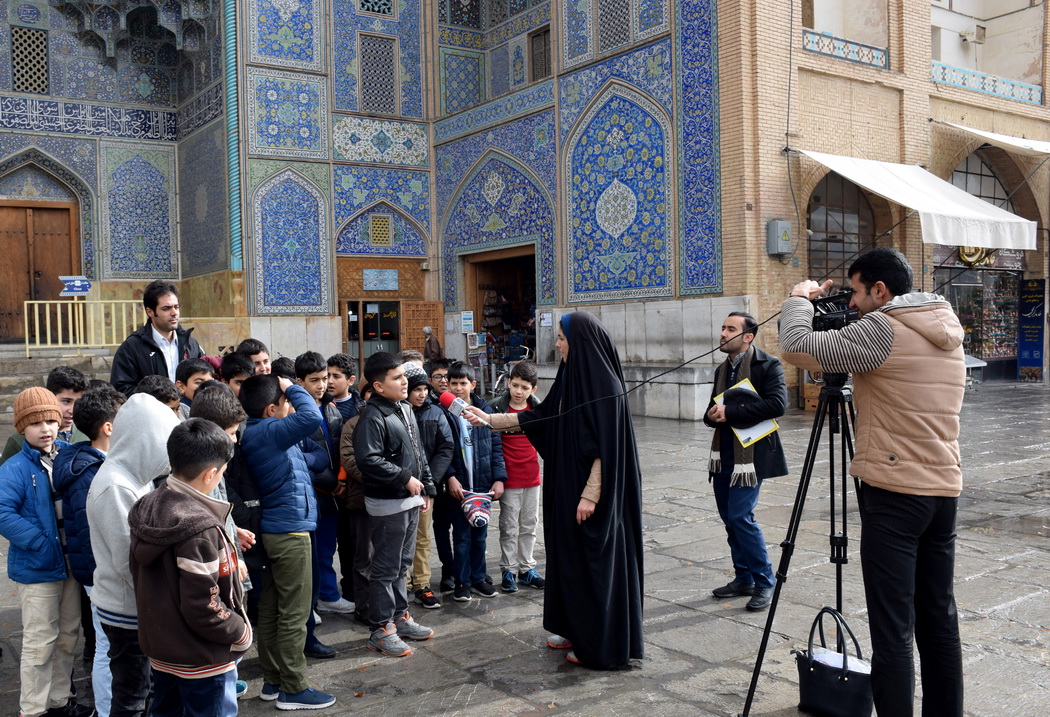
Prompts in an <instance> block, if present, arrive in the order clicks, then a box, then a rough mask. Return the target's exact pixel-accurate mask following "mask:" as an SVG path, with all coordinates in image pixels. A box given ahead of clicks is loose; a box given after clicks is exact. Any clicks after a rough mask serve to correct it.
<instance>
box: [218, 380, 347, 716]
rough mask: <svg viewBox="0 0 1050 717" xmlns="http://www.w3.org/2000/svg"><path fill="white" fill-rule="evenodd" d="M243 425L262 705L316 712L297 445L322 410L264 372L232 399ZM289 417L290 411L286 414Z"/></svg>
mask: <svg viewBox="0 0 1050 717" xmlns="http://www.w3.org/2000/svg"><path fill="white" fill-rule="evenodd" d="M238 398H239V399H240V401H241V405H242V406H244V412H245V413H247V414H248V425H247V426H246V427H245V429H244V434H243V435H242V436H241V450H242V451H243V452H244V459H245V461H246V462H247V465H248V469H249V470H250V471H251V474H252V476H254V477H255V483H256V486H257V487H258V489H259V496H260V500H261V502H262V518H261V520H260V522H259V527H260V529H261V530H262V542H263V547H264V548H266V554H267V555H268V556H269V557H270V571H269V572H268V573H266V574H265V575H264V577H263V589H262V595H261V597H260V598H259V624H258V630H257V632H256V637H257V638H258V645H259V662H260V663H261V665H262V670H263V688H262V695H261V697H262V699H263V700H266V701H271V700H277V707H278V709H284V710H296V709H321V708H324V707H328V706H330V705H332V704H335V697H333V696H332V695H329V694H327V693H325V692H321V691H320V690H316V689H314V688H312V687H310V686H309V685H308V684H307V682H306V656H305V655H304V654H303V646H304V645H305V644H306V620H307V617H308V615H309V613H310V609H311V606H310V593H311V590H310V587H311V580H310V574H311V567H312V562H313V561H312V558H311V551H310V533H311V532H312V531H314V530H316V528H317V499H316V498H315V497H314V487H313V476H312V474H311V473H310V469H309V468H308V467H307V465H306V460H305V459H304V458H303V451H302V449H301V448H300V447H299V443H300V442H301V441H302V440H303V439H305V438H308V437H309V436H310V435H311V434H312V433H313V432H314V431H316V430H317V429H318V428H319V427H320V426H321V420H322V418H321V411H320V410H319V409H318V408H317V403H316V402H315V401H314V399H313V397H312V396H310V394H309V393H307V392H306V390H305V389H304V388H302V387H301V386H296V385H294V384H293V383H292V382H291V381H289V380H288V379H286V378H280V377H278V376H273V375H270V374H258V375H255V376H252V377H251V378H249V379H248V380H246V381H245V382H244V383H243V384H241V393H240V395H239V396H238ZM292 408H294V409H295V413H291V409H292Z"/></svg>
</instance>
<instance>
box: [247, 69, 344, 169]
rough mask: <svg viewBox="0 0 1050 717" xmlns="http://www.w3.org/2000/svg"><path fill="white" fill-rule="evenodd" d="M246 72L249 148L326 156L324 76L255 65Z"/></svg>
mask: <svg viewBox="0 0 1050 717" xmlns="http://www.w3.org/2000/svg"><path fill="white" fill-rule="evenodd" d="M247 74H248V78H247V80H248V81H247V85H248V88H247V92H246V94H247V98H246V99H247V102H248V147H249V152H250V153H252V154H263V155H271V156H282V157H300V158H309V159H327V158H328V98H327V94H326V89H325V81H324V79H323V78H318V77H314V76H310V75H297V74H293V73H290V72H281V71H278V70H264V69H260V68H256V67H249V68H248V69H247Z"/></svg>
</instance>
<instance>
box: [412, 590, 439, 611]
mask: <svg viewBox="0 0 1050 717" xmlns="http://www.w3.org/2000/svg"><path fill="white" fill-rule="evenodd" d="M416 602H418V603H419V604H420V605H422V606H423V607H425V608H426V609H427V610H435V609H437V608H439V607H441V601H440V600H438V599H437V595H435V594H434V591H433V590H431V589H430V588H421V589H420V590H416Z"/></svg>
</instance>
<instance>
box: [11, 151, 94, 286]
mask: <svg viewBox="0 0 1050 717" xmlns="http://www.w3.org/2000/svg"><path fill="white" fill-rule="evenodd" d="M26 165H34V166H36V167H37V168H38V169H40V170H41V171H42V172H44V173H46V174H47V175H48V176H50V177H53V178H54V179H55V180H57V181H58V182H60V183H61V184H62V185H63V186H65V187H67V188H68V189H69V190H70V191H71V192H72V193H73V195H74V196H75V197H76V198H77V204H78V205H79V210H80V212H79V213H80V264H81V271H82V272H83V274H84V276H86V277H88V278H90V279H96V278H98V268H97V266H96V263H97V262H96V256H95V254H96V252H95V195H94V193H92V191H91V187H90V185H89V184H88V183H87V182H86V181H84V179H82V178H81V177H80V176H79V175H78V174H77V173H76V172H74V171H72V170H71V169H69V168H68V167H67V166H66V165H65V164H63V163H62V162H60V161H59V160H57V159H55V158H54V157H52V156H51V155H50V154H48V153H46V152H44V151H43V150H41V149H39V148H38V147H32V146H30V147H26V148H25V149H23V150H21V151H19V152H16V153H15V154H12V155H11V156H9V157H7V158H5V159H3V160H0V177H3V176H6V175H8V174H10V173H11V172H14V171H15V170H17V169H20V168H22V167H24V166H26Z"/></svg>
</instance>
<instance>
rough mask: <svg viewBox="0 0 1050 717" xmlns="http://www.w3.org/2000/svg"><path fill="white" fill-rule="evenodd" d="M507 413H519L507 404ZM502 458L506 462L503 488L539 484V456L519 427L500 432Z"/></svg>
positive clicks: (532, 486) (526, 486)
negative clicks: (505, 479)
mask: <svg viewBox="0 0 1050 717" xmlns="http://www.w3.org/2000/svg"><path fill="white" fill-rule="evenodd" d="M507 411H508V412H509V413H521V411H519V410H517V409H516V408H512V407H510V406H507ZM501 437H502V439H503V460H504V461H505V462H506V464H507V482H506V484H505V485H504V488H534V487H536V486H538V485H539V484H540V457H539V454H537V453H536V449H535V448H533V447H532V443H531V442H530V441H529V439H528V437H526V435H525V434H524V433H522V431H521V429H517V430H515V431H513V432H510V431H508V432H506V433H502V434H501Z"/></svg>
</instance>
